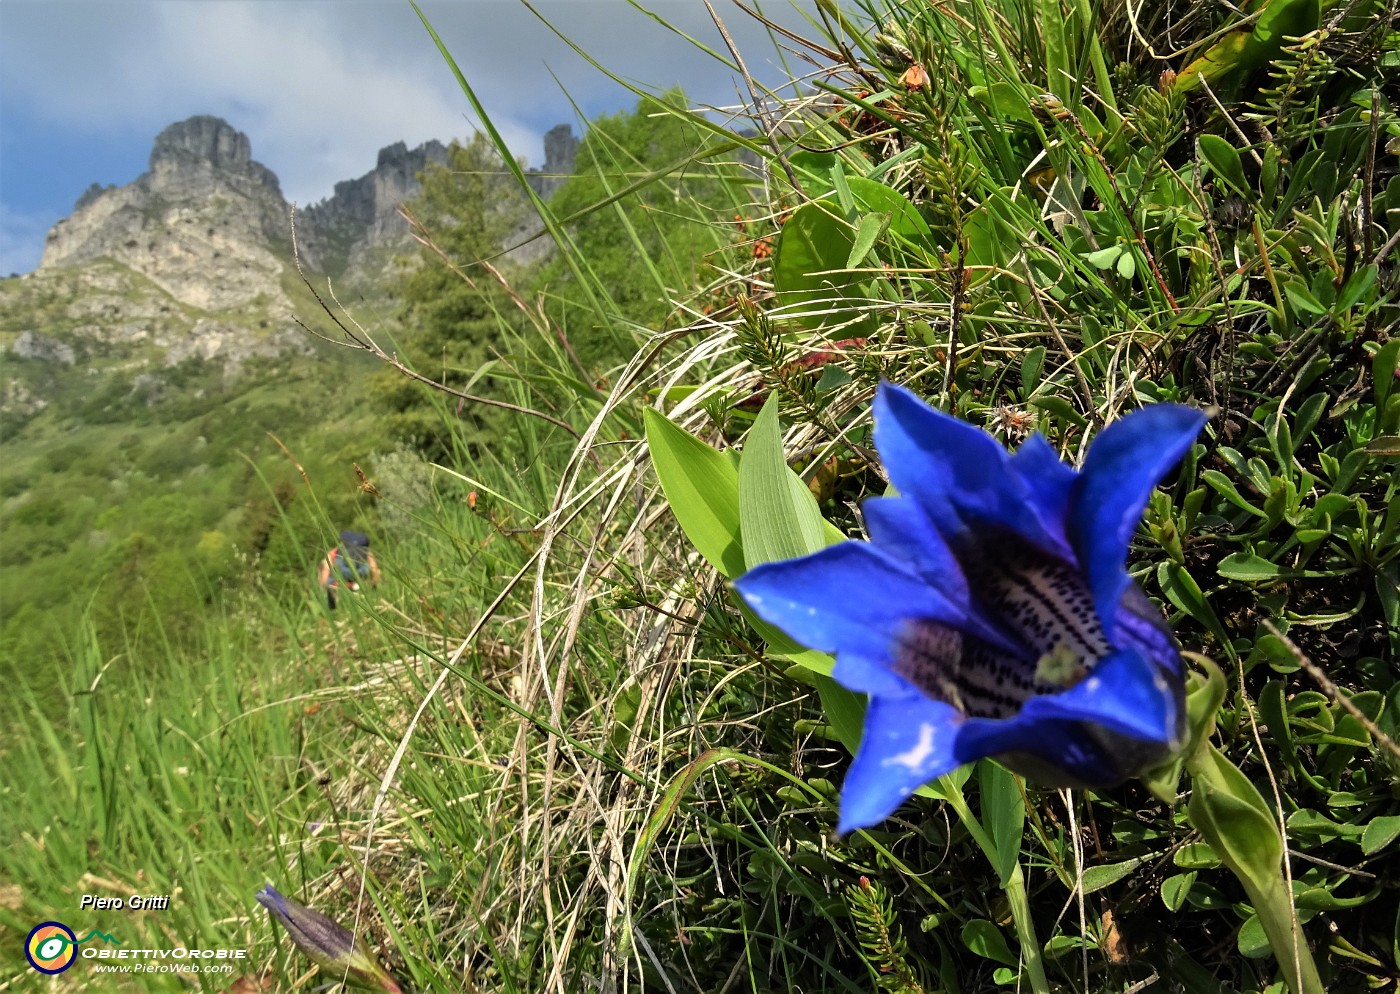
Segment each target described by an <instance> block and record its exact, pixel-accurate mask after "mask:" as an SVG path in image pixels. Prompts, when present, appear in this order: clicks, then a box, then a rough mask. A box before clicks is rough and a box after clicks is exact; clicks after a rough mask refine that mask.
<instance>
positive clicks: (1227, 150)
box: [1199, 135, 1253, 197]
mask: <svg viewBox="0 0 1400 994" xmlns="http://www.w3.org/2000/svg"><path fill="white" fill-rule="evenodd" d="M1199 143H1200V149H1201V158H1203V159H1205V160H1206V163H1207V164H1208V165H1209V166H1210V169H1211V172H1213V173H1215V175H1217V176H1219V177H1220V178H1221V179H1222V180H1223V181H1224V182H1225V184H1226V185H1227V186H1229V187H1230V189H1231V190H1233V191H1234V192H1235V193H1237V194H1239V195H1240V196H1242V197H1251V196H1253V189H1252V188H1251V187H1250V185H1249V183H1248V182H1247V181H1246V180H1245V178H1244V166H1243V165H1242V164H1241V163H1240V153H1239V151H1238V150H1237V149H1236V148H1235V146H1233V145H1231V144H1230V143H1229V142H1227V141H1226V140H1225V139H1224V138H1221V137H1220V136H1219V135H1201V137H1200V139H1199Z"/></svg>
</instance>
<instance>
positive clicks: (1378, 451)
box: [1366, 435, 1400, 458]
mask: <svg viewBox="0 0 1400 994" xmlns="http://www.w3.org/2000/svg"><path fill="white" fill-rule="evenodd" d="M1366 454H1367V455H1368V456H1376V457H1377V458H1380V457H1383V456H1400V435H1381V436H1379V437H1377V438H1373V439H1371V440H1370V441H1369V442H1367V443H1366Z"/></svg>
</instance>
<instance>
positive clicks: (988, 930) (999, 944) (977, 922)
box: [962, 918, 1020, 967]
mask: <svg viewBox="0 0 1400 994" xmlns="http://www.w3.org/2000/svg"><path fill="white" fill-rule="evenodd" d="M962 941H963V945H965V946H967V948H968V949H971V950H972V951H973V952H974V953H976V954H977V955H978V956H981V957H982V958H984V959H989V960H992V961H994V962H996V963H1003V964H1005V965H1006V966H1013V967H1014V966H1016V965H1018V963H1019V962H1020V961H1019V960H1017V958H1016V957H1015V956H1014V955H1013V954H1012V952H1011V947H1010V946H1008V945H1007V944H1006V936H1004V935H1002V934H1001V930H1000V929H999V928H997V927H996V926H995V925H993V924H992V923H991V922H989V921H987V919H985V918H974V919H972V920H971V921H969V922H967V923H966V924H965V925H963V927H962Z"/></svg>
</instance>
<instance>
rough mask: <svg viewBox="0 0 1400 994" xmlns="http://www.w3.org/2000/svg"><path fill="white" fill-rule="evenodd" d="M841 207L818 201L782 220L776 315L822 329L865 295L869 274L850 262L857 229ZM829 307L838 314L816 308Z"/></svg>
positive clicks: (776, 272) (776, 265) (775, 269)
mask: <svg viewBox="0 0 1400 994" xmlns="http://www.w3.org/2000/svg"><path fill="white" fill-rule="evenodd" d="M838 211H839V208H838V207H837V205H836V204H834V203H832V202H829V201H825V200H814V201H812V202H811V203H807V204H803V205H802V206H801V207H799V208H797V210H795V211H793V212H792V216H791V217H789V218H788V220H787V223H786V224H784V225H783V230H782V233H781V234H779V235H778V244H777V247H776V249H775V251H774V253H773V289H774V291H775V293H776V294H777V301H778V316H780V317H785V318H790V319H791V320H793V321H796V322H797V323H799V324H801V325H803V326H805V327H808V328H819V327H821V326H822V325H824V324H827V323H835V322H838V321H845V320H847V319H849V318H850V317H851V311H850V307H849V305H850V304H852V303H854V302H855V301H857V300H860V299H862V298H864V296H865V294H864V293H863V292H862V290H861V288H860V285H861V283H862V282H863V281H864V280H865V279H866V278H867V277H866V276H865V274H862V273H852V272H850V270H849V268H848V267H847V265H846V260H847V259H849V258H850V255H851V251H852V249H854V247H855V232H854V230H853V229H852V228H851V226H850V225H849V224H847V223H846V221H845V220H844V219H843V218H842V217H840V216H839V214H838ZM831 311H834V312H835V313H817V312H831ZM862 323H864V324H868V323H870V319H865V320H864V321H863V322H862ZM851 333H852V334H856V333H857V332H856V331H855V330H852V332H851Z"/></svg>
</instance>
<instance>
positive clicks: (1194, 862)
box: [1172, 842, 1220, 870]
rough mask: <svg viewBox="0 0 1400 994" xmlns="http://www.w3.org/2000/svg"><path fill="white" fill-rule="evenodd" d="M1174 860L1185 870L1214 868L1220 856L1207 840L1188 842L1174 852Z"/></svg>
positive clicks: (1217, 864) (1218, 862)
mask: <svg viewBox="0 0 1400 994" xmlns="http://www.w3.org/2000/svg"><path fill="white" fill-rule="evenodd" d="M1172 862H1173V863H1174V864H1176V865H1177V866H1179V867H1180V868H1181V869H1183V870H1213V869H1215V868H1216V867H1217V866H1219V865H1220V857H1219V856H1217V855H1216V854H1215V850H1214V849H1212V848H1211V847H1210V845H1209V844H1207V843H1205V842H1188V843H1186V845H1184V846H1182V847H1181V848H1180V849H1178V850H1177V851H1176V852H1175V853H1174V854H1172Z"/></svg>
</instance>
